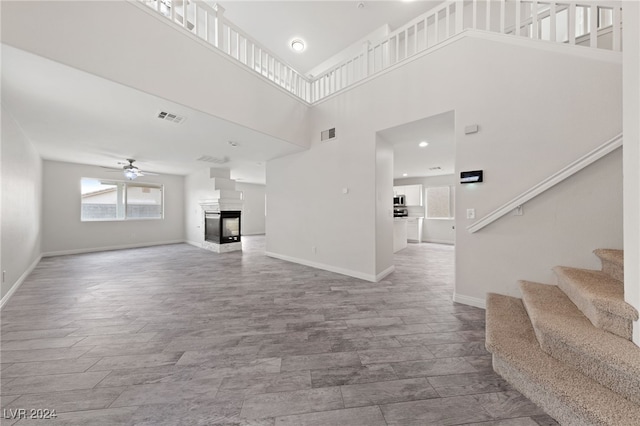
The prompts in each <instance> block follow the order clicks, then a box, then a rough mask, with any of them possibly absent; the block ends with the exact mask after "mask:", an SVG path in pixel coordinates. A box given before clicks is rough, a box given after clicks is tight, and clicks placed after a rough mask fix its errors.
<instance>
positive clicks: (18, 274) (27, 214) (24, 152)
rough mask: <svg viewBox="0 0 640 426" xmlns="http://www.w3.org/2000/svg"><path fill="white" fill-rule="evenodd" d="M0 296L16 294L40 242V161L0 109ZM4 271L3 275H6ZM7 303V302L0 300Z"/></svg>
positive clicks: (38, 251) (31, 264)
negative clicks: (0, 198) (0, 181)
mask: <svg viewBox="0 0 640 426" xmlns="http://www.w3.org/2000/svg"><path fill="white" fill-rule="evenodd" d="M1 117H2V154H1V160H2V166H1V167H2V168H1V170H2V214H1V217H2V219H1V222H2V223H1V225H0V226H1V229H2V232H1V234H2V237H1V240H2V241H1V249H0V254H1V255H0V264H1V266H0V268H1V270H2V271H3V273H4V280H3V281H2V286H1V297H2V298H4V297H5V296H7V294H8V293H9V292H13V291H15V289H16V288H17V286H19V285H20V284H21V283H22V281H23V280H24V279H25V278H26V276H27V275H28V273H29V272H30V271H31V269H32V268H33V267H35V266H36V264H37V262H38V261H39V259H40V255H41V241H42V202H41V200H42V160H41V159H40V156H39V155H38V152H37V151H36V149H35V147H34V146H33V144H32V143H31V142H30V141H29V140H28V139H27V138H26V136H25V135H24V134H23V133H22V130H21V129H20V126H19V125H18V123H16V122H15V120H14V119H13V118H12V117H11V115H10V114H9V113H8V112H7V111H6V110H5V109H4V107H3V108H2V115H1ZM5 271H6V272H5ZM3 302H6V299H4V300H3Z"/></svg>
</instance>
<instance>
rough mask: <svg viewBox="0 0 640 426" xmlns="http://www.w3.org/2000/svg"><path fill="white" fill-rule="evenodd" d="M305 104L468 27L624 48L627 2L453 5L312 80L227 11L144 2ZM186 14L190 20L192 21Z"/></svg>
mask: <svg viewBox="0 0 640 426" xmlns="http://www.w3.org/2000/svg"><path fill="white" fill-rule="evenodd" d="M137 1H139V2H142V3H143V4H145V5H147V6H148V7H150V8H152V9H153V10H155V11H156V12H158V13H160V14H162V15H163V16H165V17H166V18H168V19H169V20H170V21H172V22H174V23H175V24H177V25H179V26H181V27H183V28H184V29H185V30H187V31H189V32H191V33H193V34H194V35H196V36H197V37H199V38H201V39H202V40H205V41H206V42H208V43H210V44H212V45H213V46H215V47H216V48H218V49H220V50H222V51H223V52H225V53H226V54H228V55H230V56H231V57H233V58H234V59H236V60H237V61H239V62H240V63H242V64H243V65H245V66H247V67H249V68H250V69H252V70H254V71H255V72H257V73H258V74H260V75H262V76H264V77H265V78H267V79H269V80H270V81H271V82H273V83H275V84H277V85H278V86H280V87H282V88H283V89H285V90H287V91H288V92H290V93H292V94H294V95H295V96H297V97H299V98H300V99H302V100H304V101H306V102H308V103H314V102H317V101H319V100H322V99H324V98H326V97H327V96H330V95H332V94H334V93H336V92H338V91H340V90H343V89H345V88H347V87H349V86H352V85H353V84H355V83H357V82H359V81H361V80H363V79H365V78H367V77H370V76H372V75H374V74H376V73H379V72H381V71H383V70H385V69H387V68H389V67H391V66H393V65H396V64H398V63H400V62H402V61H405V60H407V59H409V58H411V57H413V56H415V55H417V54H419V53H421V52H424V51H425V50H427V49H430V48H432V47H434V46H435V45H437V44H439V43H441V42H443V41H445V40H447V39H449V38H451V37H453V36H456V35H458V34H460V33H462V32H463V31H465V30H467V29H473V30H480V31H490V32H497V33H501V34H507V35H512V36H517V37H526V38H530V39H533V40H543V41H548V42H554V43H560V44H569V45H580V46H586V47H590V48H594V49H595V48H597V49H609V50H614V51H620V50H621V48H622V40H621V35H622V31H621V28H622V13H621V11H622V2H621V1H609V0H583V1H580V2H576V1H551V0H546V1H542V0H540V1H539V0H449V1H447V2H445V3H443V4H441V5H440V6H438V7H436V8H434V9H432V10H430V11H428V12H426V13H424V14H422V15H420V16H418V17H417V18H415V19H413V20H411V21H410V22H408V23H407V24H405V25H403V26H402V27H400V28H398V29H396V30H395V31H393V32H392V33H390V34H389V35H388V36H387V37H385V38H384V39H383V40H381V41H377V42H376V43H373V44H372V43H370V42H366V43H364V45H363V48H362V50H361V51H360V52H359V53H358V54H356V55H354V56H350V57H346V58H344V60H343V61H341V62H339V63H338V65H335V66H333V67H331V68H329V69H328V70H326V71H324V72H322V73H321V74H320V75H318V76H315V77H314V78H308V77H306V76H304V75H302V74H300V73H299V72H297V71H296V70H295V69H294V68H293V67H291V66H290V65H288V64H287V63H286V62H285V61H283V60H281V59H279V58H278V57H277V56H276V55H275V54H273V53H272V52H270V51H269V50H268V49H266V48H265V47H263V46H262V45H261V44H260V43H258V42H257V41H256V40H253V39H252V38H251V37H250V36H249V35H248V34H246V33H245V32H244V31H242V30H241V29H240V28H238V27H237V26H235V25H234V24H233V23H231V22H229V21H228V20H227V19H226V18H225V17H224V8H223V7H221V6H220V5H218V4H215V5H214V6H209V5H208V4H207V3H204V2H203V1H197V0H137ZM185 17H186V18H185Z"/></svg>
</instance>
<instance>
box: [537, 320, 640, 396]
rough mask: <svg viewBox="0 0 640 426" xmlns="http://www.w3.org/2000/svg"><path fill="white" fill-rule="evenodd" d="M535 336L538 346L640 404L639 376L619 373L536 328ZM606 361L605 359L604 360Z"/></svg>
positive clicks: (601, 361)
mask: <svg viewBox="0 0 640 426" xmlns="http://www.w3.org/2000/svg"><path fill="white" fill-rule="evenodd" d="M536 337H537V338H538V342H540V348H541V349H542V350H543V351H544V352H546V353H547V354H549V355H550V356H552V357H554V358H555V359H557V360H559V361H562V362H564V363H566V364H569V365H571V366H572V367H573V368H575V369H576V370H578V371H580V372H581V373H582V374H584V375H585V376H587V377H590V378H592V379H593V380H595V381H597V382H598V383H600V384H602V385H603V386H606V387H608V388H609V389H611V390H612V391H614V392H618V393H619V394H621V395H624V397H625V398H627V399H628V400H630V401H632V402H634V403H636V404H640V377H630V376H628V375H624V374H621V373H620V372H619V371H616V370H614V369H611V368H607V365H606V364H604V363H603V360H599V359H594V358H593V357H590V356H589V355H587V354H585V353H582V352H577V351H575V350H572V349H571V348H570V347H568V346H566V345H565V344H564V342H561V341H557V340H554V339H552V338H548V336H547V335H545V334H544V333H541V332H538V331H537V330H536ZM604 362H606V360H604Z"/></svg>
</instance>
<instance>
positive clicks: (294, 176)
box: [267, 31, 622, 303]
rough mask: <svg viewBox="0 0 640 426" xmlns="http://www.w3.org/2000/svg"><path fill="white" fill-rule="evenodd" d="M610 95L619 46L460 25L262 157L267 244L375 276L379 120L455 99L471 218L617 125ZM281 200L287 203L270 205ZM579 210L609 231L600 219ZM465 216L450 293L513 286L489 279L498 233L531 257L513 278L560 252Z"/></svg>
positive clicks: (319, 108) (397, 121) (315, 114)
mask: <svg viewBox="0 0 640 426" xmlns="http://www.w3.org/2000/svg"><path fill="white" fill-rule="evenodd" d="M470 64H472V66H471V65H470ZM585 88H589V90H585ZM621 97H622V94H621V59H620V55H619V54H615V53H611V52H591V51H590V50H588V49H582V48H574V47H573V48H572V47H569V46H562V45H557V46H556V45H550V44H548V43H535V42H531V41H529V40H526V39H515V38H511V37H507V36H501V35H491V34H483V33H480V32H473V31H469V32H467V33H465V34H464V35H462V36H458V37H456V38H454V39H452V40H451V41H450V42H448V43H444V44H441V45H440V48H438V49H435V50H433V51H431V52H430V53H429V54H426V55H422V56H420V57H418V58H416V59H415V60H413V61H412V62H410V63H408V64H405V65H403V66H401V67H397V68H393V69H392V70H390V71H389V72H386V73H382V74H381V75H380V76H377V77H376V78H373V79H370V80H369V81H366V82H364V83H362V84H360V85H358V86H356V87H354V88H352V89H351V90H347V91H345V92H343V93H340V94H337V95H336V96H332V97H330V98H328V99H326V100H325V101H323V102H320V103H319V104H317V105H316V106H315V107H314V108H313V110H312V117H311V118H312V136H311V138H312V140H313V141H314V144H313V146H312V147H311V149H310V150H309V151H307V152H304V153H301V154H295V155H292V156H288V157H284V158H281V159H278V160H275V161H273V162H270V164H269V166H268V167H267V194H268V198H269V203H268V206H267V209H268V212H267V234H268V236H269V238H268V239H267V247H268V250H269V251H270V252H273V253H276V254H279V255H282V257H283V258H289V259H295V260H296V261H299V262H301V263H307V264H311V263H315V264H320V265H322V266H323V267H327V269H330V268H333V270H339V269H342V270H348V271H350V273H351V274H352V275H357V274H355V273H354V272H358V273H360V274H362V275H365V276H369V277H371V276H373V275H375V271H377V270H378V268H377V267H376V265H375V262H376V256H375V253H373V252H372V249H371V245H372V244H374V242H373V241H372V236H373V235H375V233H376V229H375V227H376V224H377V223H378V221H377V218H374V217H372V213H371V212H376V211H377V210H376V204H375V202H376V194H375V191H374V186H375V181H376V180H375V176H376V175H377V172H376V171H375V170H372V169H373V167H372V164H374V163H375V153H374V152H373V151H374V150H375V144H376V143H375V142H376V141H375V134H376V131H378V130H382V129H387V128H390V127H394V126H399V125H402V124H405V123H408V122H412V121H415V120H418V119H421V118H424V117H429V116H432V115H436V114H438V113H442V112H444V111H451V110H454V111H455V113H456V126H455V132H456V163H457V166H456V167H457V170H456V174H457V173H459V171H460V170H476V169H484V170H485V173H486V182H485V183H483V184H482V186H476V187H475V188H471V187H470V186H469V185H467V186H465V187H464V190H461V189H460V187H459V186H458V187H457V188H456V192H457V195H456V206H457V207H456V208H457V212H458V217H459V212H463V211H465V210H466V209H467V208H475V209H476V213H477V215H478V217H481V216H482V215H484V214H486V213H488V212H490V211H491V210H493V209H495V208H496V207H497V206H499V205H501V204H502V203H504V202H506V201H508V200H509V199H511V198H512V197H513V196H515V195H517V194H519V193H520V192H522V191H524V190H526V189H528V188H529V187H530V186H532V185H534V184H535V183H537V182H539V181H540V180H542V179H544V178H546V177H547V176H549V175H550V174H551V173H553V172H555V171H556V170H558V169H560V168H562V167H563V166H565V165H566V164H568V163H570V162H572V161H574V160H575V159H576V158H578V157H579V156H581V155H583V154H584V153H586V152H588V151H590V150H591V149H593V148H595V147H596V146H598V145H600V144H601V143H602V142H603V141H605V140H607V139H609V138H611V137H613V136H615V135H616V134H618V133H619V132H620V131H621V116H622V112H621ZM469 124H478V125H479V126H480V132H479V133H476V134H474V135H469V136H466V137H465V135H464V126H466V125H469ZM330 127H336V131H337V135H338V140H336V141H332V142H326V143H318V142H317V135H319V133H320V131H321V130H324V129H327V128H330ZM344 187H349V189H350V192H349V194H348V195H343V194H342V192H341V189H342V188H344ZM292 197H295V199H296V200H297V202H296V203H288V204H286V207H285V206H284V205H280V203H283V204H284V202H285V201H287V200H291V199H292ZM389 203H390V204H389V208H391V199H390V200H389ZM336 212H340V213H341V214H340V215H336ZM343 212H344V213H343ZM379 214H384V211H381V212H378V213H376V215H379ZM581 214H584V213H581ZM589 217H590V219H591V220H593V221H595V222H597V223H598V226H602V227H611V228H612V230H611V233H612V234H615V233H616V225H615V224H612V223H611V222H610V221H608V220H607V219H604V218H603V217H601V216H594V217H591V216H589ZM466 224H467V223H462V224H461V223H458V225H459V226H458V232H456V259H457V265H456V279H457V283H456V293H457V294H458V295H459V296H464V297H466V299H464V297H462V298H459V300H463V299H464V300H465V301H466V302H467V303H477V302H482V301H483V300H484V297H485V293H486V292H488V291H500V292H506V293H511V292H512V291H511V289H513V288H516V287H517V284H516V282H515V281H514V280H512V279H511V275H510V274H504V275H505V278H506V279H505V282H508V283H509V284H506V285H505V284H503V283H502V282H501V280H499V279H497V278H499V277H497V276H496V275H495V274H494V276H491V277H487V276H486V272H487V271H489V272H490V271H493V272H494V273H495V271H500V267H499V266H497V264H496V262H501V259H500V257H496V256H495V254H496V253H499V252H500V251H501V250H502V249H503V247H502V246H499V247H498V246H496V244H506V243H508V244H510V246H509V247H508V251H509V252H510V253H518V254H519V256H521V257H522V258H523V259H528V264H525V265H523V269H522V270H520V271H519V273H518V275H519V276H520V277H526V276H528V275H530V274H529V272H528V271H529V270H533V269H537V268H546V269H547V270H548V269H549V268H551V267H552V266H553V265H555V264H556V263H563V262H564V261H565V260H568V259H566V258H563V257H562V256H560V257H559V258H557V259H554V260H553V261H550V263H549V264H547V263H546V261H543V260H542V259H539V258H538V256H537V253H538V252H539V251H540V250H542V249H544V248H545V247H546V244H547V242H546V241H540V240H537V239H535V236H528V237H526V238H525V237H523V238H521V239H520V240H518V241H515V240H512V241H505V240H504V239H503V240H500V241H498V240H494V239H492V238H491V236H492V235H493V234H494V232H497V231H496V229H495V228H493V229H491V228H489V229H486V230H485V231H484V232H481V233H478V234H469V233H467V232H463V231H461V230H460V228H463V225H466ZM537 225H538V226H548V225H549V223H545V222H542V223H539V224H537ZM587 230H588V229H583V230H582V232H586V231H587ZM568 232H569V233H571V231H568ZM598 235H601V234H598ZM609 242H610V241H609V240H606V241H605V240H604V239H603V240H602V241H593V240H590V241H586V240H585V239H583V238H578V239H577V240H575V241H573V242H572V243H571V244H572V245H573V249H574V250H572V253H580V255H579V256H581V259H589V258H590V257H591V256H592V254H591V251H592V250H593V249H595V248H597V247H599V246H603V245H605V243H607V244H608V243H609ZM313 247H316V248H317V253H314V252H313V249H312V248H313ZM483 274H485V276H483V277H482V278H481V279H479V278H478V277H479V276H480V275H483ZM498 275H502V273H499V274H498ZM507 286H508V288H507ZM505 290H508V291H505Z"/></svg>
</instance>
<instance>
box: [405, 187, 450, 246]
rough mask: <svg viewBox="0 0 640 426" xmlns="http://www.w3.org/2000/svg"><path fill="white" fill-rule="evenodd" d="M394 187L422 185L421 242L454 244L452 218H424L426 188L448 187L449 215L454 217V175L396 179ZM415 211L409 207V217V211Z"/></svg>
mask: <svg viewBox="0 0 640 426" xmlns="http://www.w3.org/2000/svg"><path fill="white" fill-rule="evenodd" d="M393 185H394V186H397V185H422V191H423V193H422V199H423V200H425V203H424V206H423V207H422V208H420V210H421V214H422V216H424V220H423V222H422V236H421V238H422V241H423V242H426V243H437V244H455V242H456V230H455V225H456V219H455V217H452V218H451V219H429V218H427V217H426V212H425V209H426V206H427V204H426V199H427V195H426V190H427V188H432V187H437V186H448V187H451V190H452V191H451V200H450V205H451V207H452V209H451V215H452V216H453V215H455V187H456V179H455V175H440V176H427V177H421V178H403V179H396V180H395V181H394V182H393ZM412 209H416V208H415V207H409V215H410V216H411V213H412V212H411V210H412Z"/></svg>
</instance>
